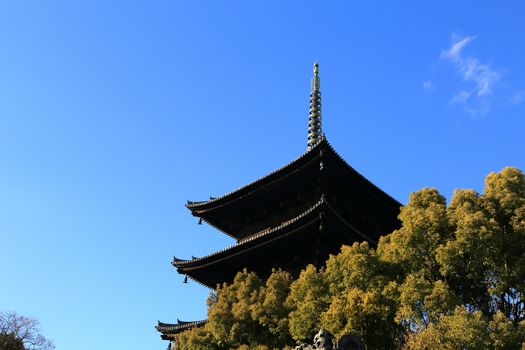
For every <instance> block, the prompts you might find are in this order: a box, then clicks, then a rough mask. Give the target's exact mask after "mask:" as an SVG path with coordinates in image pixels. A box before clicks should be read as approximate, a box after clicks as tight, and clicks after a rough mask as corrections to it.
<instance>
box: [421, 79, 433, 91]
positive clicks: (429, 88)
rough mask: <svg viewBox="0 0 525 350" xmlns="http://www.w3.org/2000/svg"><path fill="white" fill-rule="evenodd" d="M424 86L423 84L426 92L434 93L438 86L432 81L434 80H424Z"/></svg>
mask: <svg viewBox="0 0 525 350" xmlns="http://www.w3.org/2000/svg"><path fill="white" fill-rule="evenodd" d="M422 86H423V89H424V90H425V92H427V93H432V92H433V91H434V89H435V88H436V87H435V85H434V83H433V82H432V80H427V81H424V82H423V84H422Z"/></svg>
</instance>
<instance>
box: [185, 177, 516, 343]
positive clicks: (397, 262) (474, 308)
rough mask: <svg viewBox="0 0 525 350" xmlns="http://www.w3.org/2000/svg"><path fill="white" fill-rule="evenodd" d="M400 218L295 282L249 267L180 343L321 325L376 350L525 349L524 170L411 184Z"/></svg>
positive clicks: (274, 339) (278, 339)
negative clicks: (467, 181) (436, 184)
mask: <svg viewBox="0 0 525 350" xmlns="http://www.w3.org/2000/svg"><path fill="white" fill-rule="evenodd" d="M399 218H400V220H401V222H402V227H401V228H400V229H399V230H396V231H394V232H392V233H391V234H389V235H386V236H384V237H382V238H381V239H380V241H379V244H378V247H377V249H375V248H372V247H370V246H369V245H368V244H367V243H354V244H353V245H352V246H344V247H342V249H341V252H340V253H339V254H338V255H335V256H331V257H330V258H329V260H328V261H327V262H326V267H325V268H324V269H321V270H320V271H319V270H317V269H315V268H314V267H313V266H311V265H310V266H308V267H306V268H305V269H304V270H303V271H302V272H301V274H300V275H299V277H298V278H297V279H296V280H295V281H292V279H291V277H290V275H289V274H288V273H286V272H283V271H280V270H278V271H274V273H273V274H272V275H271V276H270V278H269V279H268V280H267V281H262V280H261V279H259V278H258V277H257V276H256V275H255V274H253V273H248V272H246V271H244V272H242V273H239V274H238V275H237V277H236V278H235V280H234V282H233V283H232V284H231V285H223V286H221V287H220V288H219V289H218V290H217V294H216V295H215V294H214V295H212V297H211V298H210V300H209V312H208V319H209V321H208V323H207V324H206V326H205V327H203V328H201V329H199V330H192V331H190V332H185V333H182V334H180V335H179V336H178V338H177V344H178V345H177V349H181V350H183V349H261V350H262V349H280V348H281V349H282V348H286V347H287V346H288V347H291V346H293V344H294V343H300V342H310V341H311V339H312V338H313V336H314V334H315V333H316V332H317V331H318V329H319V327H321V326H322V327H324V328H326V329H327V330H328V331H330V332H331V333H333V334H334V335H335V336H336V338H337V337H340V336H342V335H343V334H347V333H349V334H352V335H355V336H359V337H361V338H362V339H363V340H364V341H365V343H366V344H367V345H368V348H369V349H407V350H408V349H469V350H470V349H525V296H524V292H525V176H524V175H523V173H522V172H521V171H520V170H518V169H515V168H505V169H503V170H502V171H501V172H499V173H491V174H489V175H488V176H487V178H486V182H485V189H484V191H483V193H482V194H478V193H476V192H475V191H472V190H456V191H455V192H454V194H453V196H452V198H451V201H450V204H449V205H448V206H447V204H446V201H445V198H444V197H443V196H442V195H440V194H439V192H438V191H436V190H435V189H430V188H424V189H422V190H420V191H418V192H416V193H412V194H411V195H410V200H409V202H408V204H407V205H406V206H405V207H403V208H402V209H401V212H400V215H399Z"/></svg>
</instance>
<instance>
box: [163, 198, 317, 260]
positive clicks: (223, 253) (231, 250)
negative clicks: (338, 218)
mask: <svg viewBox="0 0 525 350" xmlns="http://www.w3.org/2000/svg"><path fill="white" fill-rule="evenodd" d="M324 202H326V199H325V198H324V197H323V198H321V200H319V201H318V202H317V203H316V204H315V205H313V206H312V207H310V208H309V209H307V210H305V211H304V212H303V213H301V214H300V215H298V216H296V217H294V218H293V219H291V220H288V221H285V222H283V223H282V224H280V225H279V226H276V227H273V228H270V229H268V230H264V231H261V232H259V233H256V234H254V235H252V236H250V237H247V238H244V239H242V240H240V241H238V242H237V243H236V244H234V245H231V246H229V247H227V248H224V249H221V250H219V251H216V252H214V253H212V254H209V255H206V256H203V257H201V258H197V259H192V260H181V259H176V258H174V259H173V261H172V265H173V266H175V267H176V268H177V269H179V270H180V269H182V268H185V267H192V266H199V265H202V264H207V263H209V262H213V261H215V260H217V259H221V258H224V257H229V256H232V254H236V253H237V252H239V251H242V250H243V249H244V248H245V247H246V246H247V245H248V244H250V243H251V244H255V245H256V244H257V243H258V241H262V240H265V238H266V237H267V236H269V235H271V234H274V233H276V232H277V231H282V230H284V229H286V228H287V227H289V226H291V225H293V224H294V223H297V222H298V221H301V220H303V219H305V218H307V217H308V216H309V215H310V214H312V213H313V212H314V211H315V210H316V209H317V208H319V207H320V206H321V205H322V204H323V203H324Z"/></svg>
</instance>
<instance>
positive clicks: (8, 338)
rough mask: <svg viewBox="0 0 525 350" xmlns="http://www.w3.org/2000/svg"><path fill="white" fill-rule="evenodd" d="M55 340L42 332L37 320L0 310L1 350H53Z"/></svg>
mask: <svg viewBox="0 0 525 350" xmlns="http://www.w3.org/2000/svg"><path fill="white" fill-rule="evenodd" d="M54 348H55V346H54V345H53V342H52V341H50V340H48V339H46V338H45V337H44V336H43V335H41V334H40V324H39V323H38V321H37V320H35V319H32V318H29V317H25V316H21V315H18V314H17V313H14V312H1V311H0V350H52V349H54Z"/></svg>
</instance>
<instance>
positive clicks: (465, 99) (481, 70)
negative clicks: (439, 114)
mask: <svg viewBox="0 0 525 350" xmlns="http://www.w3.org/2000/svg"><path fill="white" fill-rule="evenodd" d="M475 39H476V37H474V36H466V37H461V36H459V35H457V34H454V35H452V41H451V46H450V47H449V48H448V49H446V50H443V51H442V52H441V58H442V59H444V60H447V61H449V62H450V63H452V64H453V66H454V67H455V68H456V70H457V71H458V72H459V74H460V75H461V77H462V80H463V81H464V82H465V83H467V85H466V86H464V88H463V89H462V90H461V91H460V92H459V93H457V94H456V95H455V96H454V97H453V98H452V100H451V103H458V104H461V105H462V106H463V107H464V108H465V110H467V111H468V112H469V113H471V114H485V113H487V112H488V111H489V110H490V106H491V95H492V94H493V91H494V87H495V86H496V84H497V83H498V82H499V81H500V80H501V77H502V73H501V72H500V71H498V70H496V69H494V68H492V66H491V65H490V64H489V63H482V62H481V61H480V60H479V59H478V58H477V57H474V56H466V55H465V54H464V53H463V51H464V49H465V47H467V45H469V44H470V43H472V42H473V41H474V40H475Z"/></svg>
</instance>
